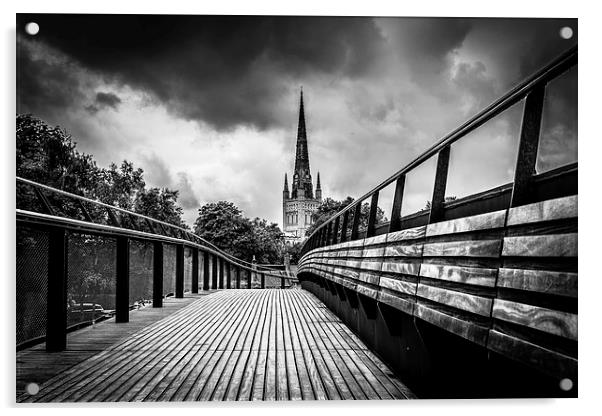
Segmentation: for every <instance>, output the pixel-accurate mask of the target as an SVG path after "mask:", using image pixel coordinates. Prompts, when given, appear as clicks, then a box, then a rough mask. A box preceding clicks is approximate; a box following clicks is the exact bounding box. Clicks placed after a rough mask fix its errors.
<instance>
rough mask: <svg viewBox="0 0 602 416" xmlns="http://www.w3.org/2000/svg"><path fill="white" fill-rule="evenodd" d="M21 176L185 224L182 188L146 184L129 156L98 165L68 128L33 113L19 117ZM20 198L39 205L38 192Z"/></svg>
mask: <svg viewBox="0 0 602 416" xmlns="http://www.w3.org/2000/svg"><path fill="white" fill-rule="evenodd" d="M17 175H18V176H20V177H23V178H26V179H30V180H33V181H35V182H39V183H43V184H45V185H48V186H52V187H54V188H58V189H61V190H64V191H67V192H71V193H75V194H79V195H83V196H86V197H88V198H92V199H97V200H99V201H101V202H104V203H106V204H110V205H114V206H117V207H120V208H124V209H128V210H131V211H134V212H137V213H140V214H143V215H147V216H149V217H152V218H156V219H158V220H162V221H166V222H169V223H172V224H175V225H178V226H183V227H185V223H184V221H183V220H182V214H183V210H182V208H181V207H180V206H179V205H178V203H177V200H178V191H176V190H170V189H167V188H147V187H146V183H145V181H144V171H143V170H142V169H141V168H136V167H135V166H134V164H133V163H132V162H128V161H127V160H124V161H123V162H121V164H120V165H117V164H115V163H111V164H110V165H109V167H108V168H101V167H98V166H97V164H96V162H95V161H94V159H93V157H92V156H91V155H88V154H85V153H80V152H78V151H77V149H76V143H75V142H74V141H73V139H72V137H71V135H69V134H68V133H67V132H66V131H65V130H63V129H61V128H60V127H50V126H48V125H47V124H46V123H45V122H43V121H42V120H40V119H37V118H35V117H34V116H32V115H31V114H24V115H17ZM17 198H18V199H17V201H18V205H25V206H27V204H32V203H34V200H35V195H33V194H31V193H28V192H26V191H25V190H23V192H21V189H18V192H17ZM27 199H29V201H28V200H27ZM49 199H50V200H51V202H56V205H60V206H61V208H62V209H63V210H64V211H69V210H71V211H77V209H78V208H77V207H76V206H74V205H73V203H72V202H69V201H66V200H60V198H59V197H57V196H52V195H51V196H49ZM71 205H73V206H71Z"/></svg>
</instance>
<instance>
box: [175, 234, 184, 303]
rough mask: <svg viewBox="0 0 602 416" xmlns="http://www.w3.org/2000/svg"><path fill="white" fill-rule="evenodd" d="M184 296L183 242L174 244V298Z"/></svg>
mask: <svg viewBox="0 0 602 416" xmlns="http://www.w3.org/2000/svg"><path fill="white" fill-rule="evenodd" d="M183 297H184V244H177V245H176V298H183Z"/></svg>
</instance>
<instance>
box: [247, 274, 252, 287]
mask: <svg viewBox="0 0 602 416" xmlns="http://www.w3.org/2000/svg"><path fill="white" fill-rule="evenodd" d="M252 288H253V273H251V270H247V289H252Z"/></svg>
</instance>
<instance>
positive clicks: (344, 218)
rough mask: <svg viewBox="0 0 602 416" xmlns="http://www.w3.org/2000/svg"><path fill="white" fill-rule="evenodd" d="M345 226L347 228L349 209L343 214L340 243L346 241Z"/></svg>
mask: <svg viewBox="0 0 602 416" xmlns="http://www.w3.org/2000/svg"><path fill="white" fill-rule="evenodd" d="M347 228H349V210H347V211H345V213H344V214H343V226H342V227H341V243H344V242H345V241H347Z"/></svg>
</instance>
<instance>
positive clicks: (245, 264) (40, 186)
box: [16, 176, 277, 271]
mask: <svg viewBox="0 0 602 416" xmlns="http://www.w3.org/2000/svg"><path fill="white" fill-rule="evenodd" d="M16 179H17V182H22V183H25V184H27V185H30V186H34V187H37V188H38V189H44V190H46V191H50V192H52V193H55V194H59V195H64V196H66V197H68V198H72V199H77V200H80V201H84V202H88V203H91V204H94V205H96V206H101V207H104V208H107V209H110V210H114V211H119V212H121V213H123V214H126V215H132V216H135V217H137V218H140V219H142V220H145V221H150V222H152V223H154V224H160V225H161V226H163V227H169V228H170V229H172V230H177V231H179V232H182V233H185V235H187V236H188V237H190V238H192V239H193V240H196V241H200V243H198V242H197V243H195V244H197V245H198V246H199V247H203V248H205V247H207V248H209V249H211V250H212V251H213V253H214V254H217V255H219V256H220V257H222V258H225V259H228V260H230V261H232V262H233V263H236V264H237V265H238V266H241V267H244V268H246V269H253V270H255V271H262V270H264V271H277V270H276V269H272V268H269V267H265V266H258V265H254V264H253V263H251V262H247V261H245V260H242V259H239V258H237V257H235V256H233V255H231V254H229V253H226V252H225V251H223V250H221V249H220V248H218V247H217V246H215V245H214V244H212V243H210V242H209V241H207V240H205V239H204V238H202V237H200V236H198V235H196V234H194V233H193V232H191V231H189V230H187V229H185V228H183V227H179V226H177V225H174V224H170V223H168V222H165V221H161V220H158V219H155V218H152V217H148V216H146V215H143V214H139V213H136V212H132V211H129V210H127V209H124V208H120V207H116V206H113V205H110V204H107V203H104V202H101V201H97V200H94V199H91V198H86V197H84V196H82V195H77V194H73V193H71V192H67V191H63V190H61V189H56V188H53V187H51V186H48V185H44V184H41V183H38V182H35V181H32V180H29V179H25V178H21V177H19V176H17V177H16ZM19 212H20V214H21V215H25V211H23V210H17V213H18V214H19ZM28 212H29V213H31V214H39V213H34V212H33V211H28ZM40 215H43V214H40ZM30 216H31V215H30ZM54 218H55V219H57V218H60V217H56V216H55V217H54ZM61 220H62V218H61ZM73 222H74V223H75V222H77V223H83V224H86V225H88V224H94V225H96V226H101V227H98V229H101V228H103V227H110V228H112V231H113V232H115V231H116V230H128V231H135V230H129V229H127V228H122V227H111V226H105V225H103V224H96V223H94V222H89V221H79V220H74V219H73ZM81 225H82V224H80V226H81ZM157 228H159V229H162V228H161V227H157ZM136 232H137V233H140V232H139V231H136ZM122 233H123V231H122ZM130 234H131V233H130ZM144 234H145V235H146V238H150V237H151V236H152V238H154V239H156V237H157V236H159V235H160V236H162V237H167V239H168V240H170V239H173V237H169V236H164V235H163V234H157V233H154V234H150V233H144ZM168 240H166V241H168ZM176 240H177V241H179V242H182V241H186V243H187V244H189V243H191V242H192V241H190V240H181V239H176Z"/></svg>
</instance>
